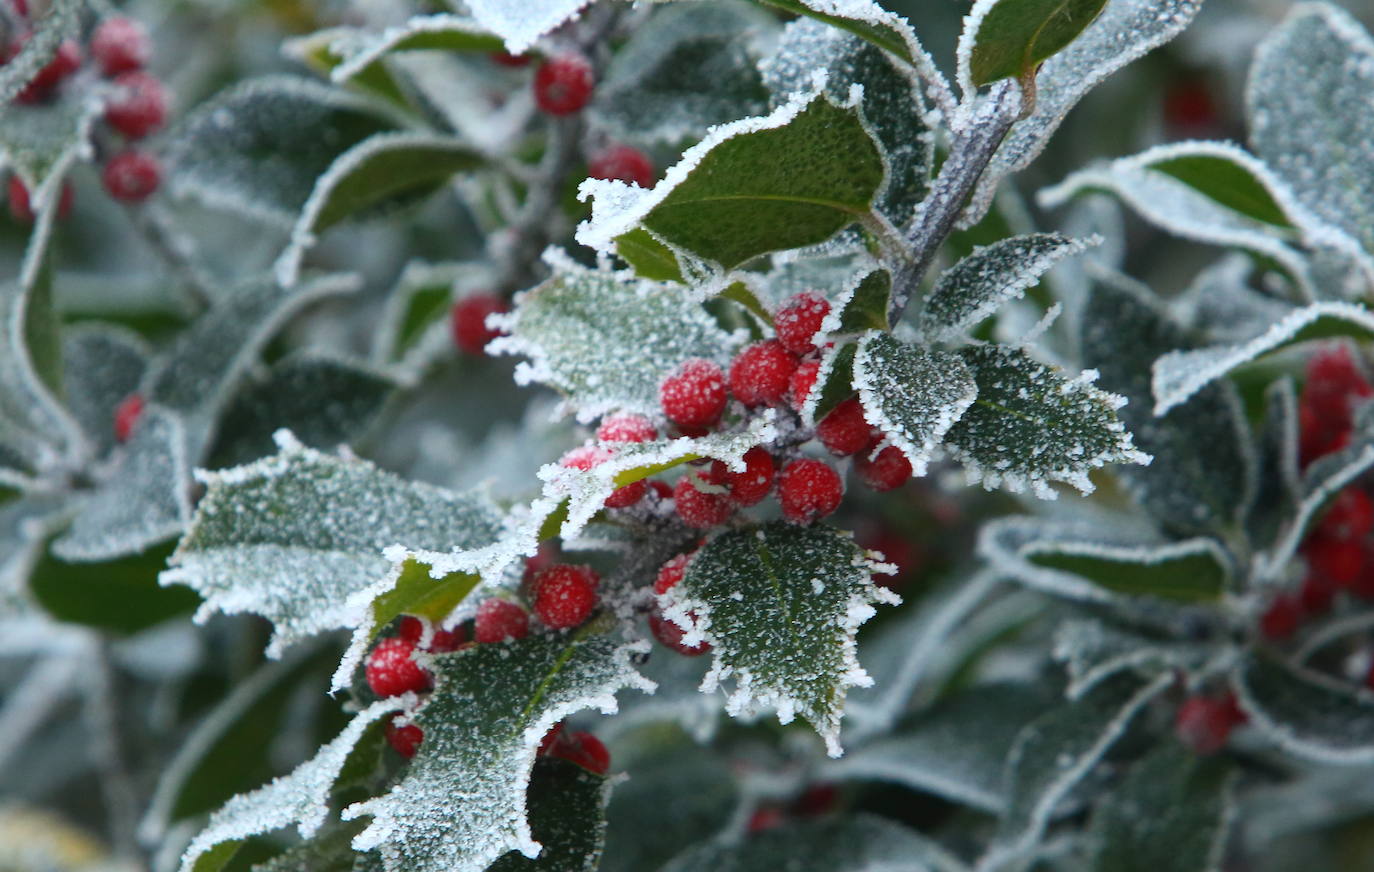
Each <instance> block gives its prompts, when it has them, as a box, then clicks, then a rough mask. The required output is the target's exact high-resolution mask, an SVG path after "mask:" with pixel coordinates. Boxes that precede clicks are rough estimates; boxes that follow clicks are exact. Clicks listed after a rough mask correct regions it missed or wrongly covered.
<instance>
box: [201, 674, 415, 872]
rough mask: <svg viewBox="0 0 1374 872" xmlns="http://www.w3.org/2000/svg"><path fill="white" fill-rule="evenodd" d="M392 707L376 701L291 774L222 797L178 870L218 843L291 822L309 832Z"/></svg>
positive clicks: (315, 829)
mask: <svg viewBox="0 0 1374 872" xmlns="http://www.w3.org/2000/svg"><path fill="white" fill-rule="evenodd" d="M395 710H396V701H395V700H385V699H384V700H378V701H377V702H374V703H373V704H372V705H370V706H368V707H367V708H365V709H363V710H362V711H361V712H359V713H358V714H357V715H355V716H354V718H353V720H351V721H349V722H348V726H346V727H344V729H343V732H341V733H339V735H338V736H336V737H334V739H333V740H332V741H330V742H329V743H328V744H326V745H324V746H323V747H322V748H320V750H319V753H317V754H316V755H315V756H314V757H313V758H311V759H310V760H308V761H306V762H305V763H302V764H301V765H300V766H297V767H296V769H295V771H293V772H292V773H291V774H289V775H283V776H282V777H280V778H276V779H274V780H273V781H272V782H271V783H269V784H268V785H266V786H265V787H260V788H258V789H257V790H254V791H252V792H250V793H241V794H239V795H238V796H235V797H234V798H233V799H230V800H229V801H228V802H226V803H225V804H224V805H223V806H222V807H221V808H220V809H219V811H217V812H215V813H214V814H212V815H211V816H210V821H209V823H208V824H206V826H205V829H203V830H201V832H200V834H199V835H197V836H196V837H195V839H194V840H192V842H191V845H190V847H188V848H187V849H186V853H185V854H184V855H183V856H182V858H181V872H192V870H194V868H195V865H196V861H197V860H198V859H199V858H200V856H201V855H202V854H204V853H205V852H206V851H209V850H210V849H211V848H213V847H214V846H216V845H218V844H220V843H222V842H228V841H232V840H235V839H245V838H248V837H249V836H255V835H259V834H263V833H270V832H272V831H274V830H279V829H282V828H284V827H288V826H291V825H292V824H294V825H295V826H296V830H297V831H298V832H299V833H300V834H301V838H305V839H308V838H310V837H311V836H313V835H314V834H315V833H316V832H318V831H319V829H320V827H321V826H323V825H324V823H325V820H326V819H327V818H328V816H329V795H330V793H331V791H332V790H333V788H334V781H335V780H336V779H337V778H338V777H339V772H340V770H342V769H343V765H344V761H345V760H347V759H348V755H349V754H350V753H351V752H352V751H353V746H354V745H356V744H357V742H358V740H359V739H360V738H362V735H363V732H364V731H366V730H367V728H368V727H369V726H371V725H372V722H373V721H375V720H377V719H378V718H380V717H381V716H382V715H384V714H386V713H387V712H389V711H395Z"/></svg>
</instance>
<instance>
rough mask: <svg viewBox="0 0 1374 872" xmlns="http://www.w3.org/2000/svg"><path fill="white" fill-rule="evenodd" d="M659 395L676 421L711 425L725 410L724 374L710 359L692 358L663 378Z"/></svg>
mask: <svg viewBox="0 0 1374 872" xmlns="http://www.w3.org/2000/svg"><path fill="white" fill-rule="evenodd" d="M658 397H659V401H660V402H661V403H662V404H663V414H665V415H667V416H668V420H670V421H672V422H673V423H674V424H677V425H678V426H680V427H710V426H711V425H712V424H714V423H716V422H717V421H719V420H720V416H721V413H722V412H724V411H725V402H726V400H727V399H728V396H727V395H726V393H725V374H724V373H722V372H721V371H720V367H718V366H716V365H715V364H714V363H712V362H711V361H709V360H705V359H703V358H700V357H693V358H689V359H687V360H685V361H683V362H682V364H681V365H680V366H678V368H677V369H676V370H675V371H674V372H673V374H672V375H670V376H668V378H666V379H664V381H663V384H662V385H661V386H660V387H659V389H658Z"/></svg>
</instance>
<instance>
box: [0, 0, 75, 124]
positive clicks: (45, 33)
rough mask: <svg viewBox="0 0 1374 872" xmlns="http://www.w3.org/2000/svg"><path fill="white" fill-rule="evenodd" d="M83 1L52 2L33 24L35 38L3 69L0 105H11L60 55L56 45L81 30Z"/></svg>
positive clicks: (0, 80)
mask: <svg viewBox="0 0 1374 872" xmlns="http://www.w3.org/2000/svg"><path fill="white" fill-rule="evenodd" d="M84 8H85V4H84V3H82V2H81V0H53V2H52V3H50V4H48V5H47V7H46V10H47V11H46V14H44V15H42V17H40V18H38V19H37V20H36V21H35V22H34V24H33V36H32V37H31V38H30V39H29V40H28V41H27V42H25V43H24V45H23V46H22V47H21V48H20V49H19V51H18V53H16V54H15V56H14V57H12V58H10V59H9V60H8V61H7V62H6V63H5V65H4V67H3V68H0V104H9V103H10V102H11V101H12V100H14V98H15V97H16V96H17V95H18V94H19V92H20V91H22V90H23V89H24V87H25V86H26V85H28V83H29V82H31V81H32V80H33V77H34V75H35V74H37V73H38V71H39V70H41V69H42V68H43V67H45V66H47V65H48V63H49V62H50V61H52V59H53V57H55V56H56V54H57V46H58V45H59V44H60V43H61V42H62V41H63V40H64V39H71V38H72V37H74V36H76V35H77V34H78V33H79V32H80V30H81V12H82V10H83V9H84Z"/></svg>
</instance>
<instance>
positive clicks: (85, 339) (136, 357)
mask: <svg viewBox="0 0 1374 872" xmlns="http://www.w3.org/2000/svg"><path fill="white" fill-rule="evenodd" d="M151 354H152V350H151V349H150V348H149V347H148V344H147V343H146V342H144V341H143V339H142V338H141V337H140V336H139V335H138V334H137V333H134V332H133V331H131V330H124V329H121V328H117V327H111V326H107V325H95V324H80V325H77V326H75V327H72V328H71V329H70V330H68V331H67V332H66V333H65V334H64V335H63V337H62V360H63V362H64V366H63V369H62V399H63V402H64V403H65V404H66V407H67V409H68V411H70V412H71V413H72V417H73V418H75V419H76V420H77V422H78V423H79V424H80V425H81V429H82V430H83V431H84V432H85V434H86V438H88V439H90V440H91V443H92V444H93V445H95V446H96V453H97V454H99V455H103V454H105V453H106V452H108V451H109V450H110V449H111V448H113V447H114V445H115V430H114V413H115V408H116V407H117V406H118V405H119V404H120V402H121V401H123V400H124V398H125V397H127V396H128V395H129V394H131V393H134V392H135V391H137V390H138V387H139V384H140V383H141V382H142V380H143V374H144V373H145V372H146V371H147V369H148V358H149V356H150V355H151Z"/></svg>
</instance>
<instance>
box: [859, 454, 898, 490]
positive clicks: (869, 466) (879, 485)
mask: <svg viewBox="0 0 1374 872" xmlns="http://www.w3.org/2000/svg"><path fill="white" fill-rule="evenodd" d="M872 447H873V446H871V445H870V446H868V447H867V448H865V449H864V450H863V451H861V452H860V453H859V456H858V458H857V459H856V460H855V462H854V468H855V469H856V470H857V471H858V473H859V478H861V479H863V482H864V484H866V485H868V486H869V487H871V488H873V489H874V490H875V491H890V490H892V489H894V488H899V487H901V486H902V485H904V484H906V482H907V479H909V478H911V461H909V460H907V459H906V455H905V454H903V453H902V450H901V449H900V448H898V447H897V446H896V445H889V446H887V447H886V448H884V449H883V450H882V451H879V452H878V456H877V457H874V458H873V459H872V460H869V459H868V456H869V454H870V453H872V452H871V449H872Z"/></svg>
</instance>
